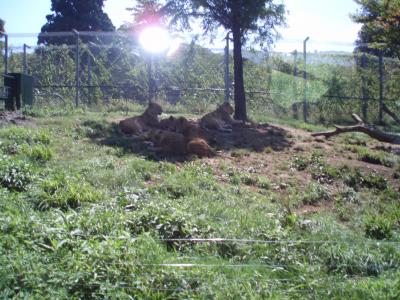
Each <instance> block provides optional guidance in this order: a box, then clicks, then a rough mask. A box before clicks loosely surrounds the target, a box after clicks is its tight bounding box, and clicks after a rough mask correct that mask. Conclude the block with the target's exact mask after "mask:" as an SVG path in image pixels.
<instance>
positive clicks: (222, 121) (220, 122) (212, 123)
mask: <svg viewBox="0 0 400 300" xmlns="http://www.w3.org/2000/svg"><path fill="white" fill-rule="evenodd" d="M233 112H234V110H233V107H232V105H231V104H230V103H228V102H225V103H223V104H221V105H220V106H218V108H217V109H216V110H214V111H212V112H210V113H208V114H206V115H204V116H203V117H202V118H201V119H200V127H202V128H206V129H215V130H220V131H232V124H239V123H241V122H240V121H236V120H233V119H232V117H231V115H232V114H233Z"/></svg>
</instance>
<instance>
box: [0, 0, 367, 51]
mask: <svg viewBox="0 0 400 300" xmlns="http://www.w3.org/2000/svg"><path fill="white" fill-rule="evenodd" d="M249 1H251V0H249ZM276 2H277V3H279V2H282V3H284V4H285V6H286V10H287V11H288V13H287V15H286V20H287V22H286V23H287V27H286V28H280V29H279V33H280V34H281V36H282V39H281V40H280V41H279V42H277V43H276V46H275V48H274V50H276V51H287V52H291V51H293V50H298V51H302V49H303V40H304V39H305V38H306V37H310V39H309V41H308V42H307V51H352V49H353V43H354V41H355V40H356V38H357V32H358V31H359V29H360V25H359V24H355V23H353V22H352V21H351V19H350V17H349V15H350V14H351V13H354V12H356V10H357V9H358V5H357V4H356V3H355V2H354V1H353V0H277V1H276ZM134 4H135V1H134V0H106V1H105V6H104V11H105V12H106V13H107V14H108V16H109V17H110V19H111V21H112V22H113V24H114V26H115V27H116V28H118V27H119V26H121V25H122V24H123V23H124V22H126V21H129V20H130V18H131V17H130V13H129V12H128V11H127V10H126V8H127V7H133V6H134ZM50 8H51V1H50V0H0V18H2V19H3V20H5V21H6V26H5V29H6V31H7V33H9V34H10V41H9V42H10V44H11V45H12V46H18V45H22V44H23V43H27V44H31V45H35V44H36V38H35V37H34V36H35V34H37V33H39V32H40V29H41V27H42V26H43V25H44V24H45V23H46V15H47V14H49V13H51V11H50ZM29 34H30V36H31V38H28V37H27V36H29ZM222 46H223V44H222V43H221V42H220V39H217V42H216V43H215V44H214V45H210V47H212V48H219V47H222Z"/></svg>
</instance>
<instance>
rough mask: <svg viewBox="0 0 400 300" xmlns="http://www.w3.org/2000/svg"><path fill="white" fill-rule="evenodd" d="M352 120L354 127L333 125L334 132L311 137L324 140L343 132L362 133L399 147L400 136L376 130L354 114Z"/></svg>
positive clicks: (325, 132) (315, 134) (316, 133)
mask: <svg viewBox="0 0 400 300" xmlns="http://www.w3.org/2000/svg"><path fill="white" fill-rule="evenodd" d="M351 116H352V117H353V119H354V120H355V121H356V122H357V124H356V125H352V126H343V127H342V126H337V125H335V130H332V131H322V132H315V133H312V134H311V135H312V136H324V137H325V138H327V139H328V138H330V137H331V136H334V135H338V134H341V133H345V132H362V133H365V134H368V135H369V136H370V137H372V138H373V139H376V140H378V141H380V142H385V143H390V144H396V145H400V135H396V134H390V133H386V132H383V131H381V130H380V129H378V128H376V127H375V126H374V125H370V124H366V123H365V122H364V121H363V119H361V118H360V116H358V115H356V114H352V115H351Z"/></svg>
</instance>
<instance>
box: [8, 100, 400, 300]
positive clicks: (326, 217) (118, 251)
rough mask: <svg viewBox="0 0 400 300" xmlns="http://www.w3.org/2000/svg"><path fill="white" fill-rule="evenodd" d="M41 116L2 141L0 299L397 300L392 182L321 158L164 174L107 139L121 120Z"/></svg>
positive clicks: (229, 162)
mask: <svg viewBox="0 0 400 300" xmlns="http://www.w3.org/2000/svg"><path fill="white" fill-rule="evenodd" d="M132 109H134V108H132ZM135 109H138V110H139V109H140V107H137V108H135ZM171 111H173V108H171ZM31 114H33V113H32V112H31ZM35 115H36V116H38V117H37V118H36V119H35V120H34V121H35V128H34V129H32V128H28V127H23V126H20V127H15V126H9V127H3V128H1V129H0V138H1V144H0V155H1V159H0V177H1V184H0V235H1V239H0V297H2V298H7V299H8V298H32V299H36V298H40V299H41V298H45V299H46V298H47V299H53V298H54V299H71V298H72V299H78V298H83V299H90V298H94V299H97V298H100V299H103V298H118V299H129V298H138V299H189V298H190V299H240V298H244V299H269V298H271V299H294V298H302V299H303V298H305V299H314V298H318V299H319V298H321V299H328V298H329V299H331V298H334V299H335V298H336V299H343V298H354V299H364V298H370V299H379V298H388V299H395V298H397V296H398V290H400V286H399V281H398V278H399V276H400V273H399V271H398V270H399V267H400V251H399V247H398V243H399V241H400V240H399V226H400V204H399V202H398V186H392V185H393V184H392V182H391V180H392V178H386V177H384V176H382V175H381V174H377V173H374V172H371V171H366V170H365V169H356V168H351V167H338V166H331V165H329V164H328V163H327V161H326V159H325V156H323V155H322V154H323V153H322V152H321V151H315V152H313V153H307V152H304V153H303V154H301V155H299V154H293V153H286V154H287V155H288V157H291V160H290V161H289V162H286V161H285V163H286V165H285V166H286V168H282V166H281V165H279V164H274V163H273V161H274V160H275V159H278V158H279V157H280V156H282V155H285V153H283V152H280V151H271V152H270V151H268V153H258V154H253V153H250V152H241V151H233V153H234V154H233V155H227V156H228V158H227V159H226V160H223V158H214V160H221V161H220V162H219V163H216V164H213V163H211V162H212V160H211V161H208V160H195V161H185V162H179V163H170V162H167V161H163V160H156V159H150V158H149V156H148V155H147V154H146V153H143V152H140V151H135V150H132V145H133V144H134V143H135V141H134V140H132V139H129V138H125V139H123V140H122V137H120V136H117V135H116V134H115V131H114V129H115V128H114V127H113V126H112V125H111V124H110V122H109V119H113V118H116V117H118V116H123V115H124V112H118V110H117V109H115V111H114V110H113V111H111V112H108V111H105V110H101V111H99V112H82V111H79V112H73V111H70V112H69V114H68V115H64V114H62V113H59V114H56V113H52V114H48V113H47V112H37V114H35ZM287 151H290V150H287ZM250 154H251V155H250ZM294 155H296V156H294ZM232 156H234V157H233V158H232ZM269 156H272V158H271V161H270V162H268V164H265V166H264V165H263V166H261V165H262V164H261V163H263V161H264V160H265V159H266V158H267V157H269ZM246 159H256V160H255V162H254V165H253V166H252V168H248V167H247V166H245V165H244V163H243V160H246ZM287 165H290V168H287ZM276 173H278V175H285V176H286V177H279V176H277V175H276ZM305 174H308V176H309V177H307V178H309V179H307V180H305V179H304V178H305V177H306V176H305ZM296 176H297V177H296ZM299 177H300V178H301V179H302V181H299V179H298V178H299ZM292 203H294V205H292ZM304 204H307V205H315V206H319V207H323V206H324V205H325V204H327V207H328V204H330V205H332V206H333V207H334V208H332V209H331V210H329V209H325V210H321V211H316V212H315V213H314V214H302V213H299V212H297V211H295V209H297V208H301V207H302V206H303V205H304ZM176 238H227V239H230V240H228V241H218V240H217V241H214V242H193V241H191V242H182V241H176V240H173V239H176ZM235 239H245V240H246V241H247V242H246V241H241V242H237V241H235ZM249 240H253V242H250V241H249ZM260 240H268V241H270V242H269V243H261V242H257V241H260ZM274 241H275V242H274ZM294 241H308V242H294ZM312 241H317V242H312ZM318 241H332V243H320V242H318ZM377 242H379V243H377ZM388 242H390V243H388ZM397 287H399V288H397Z"/></svg>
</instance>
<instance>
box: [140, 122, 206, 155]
mask: <svg viewBox="0 0 400 300" xmlns="http://www.w3.org/2000/svg"><path fill="white" fill-rule="evenodd" d="M146 137H147V139H149V140H150V141H151V142H152V143H153V145H154V147H153V150H154V151H156V152H162V153H168V154H173V155H187V154H193V155H197V156H198V157H205V156H207V157H209V156H211V155H213V154H214V150H213V149H212V148H211V147H210V145H208V143H207V141H206V140H205V139H203V138H200V137H189V136H185V135H184V134H183V133H180V132H176V131H170V130H163V129H158V130H157V129H155V130H151V131H150V132H149V133H148V134H146Z"/></svg>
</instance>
